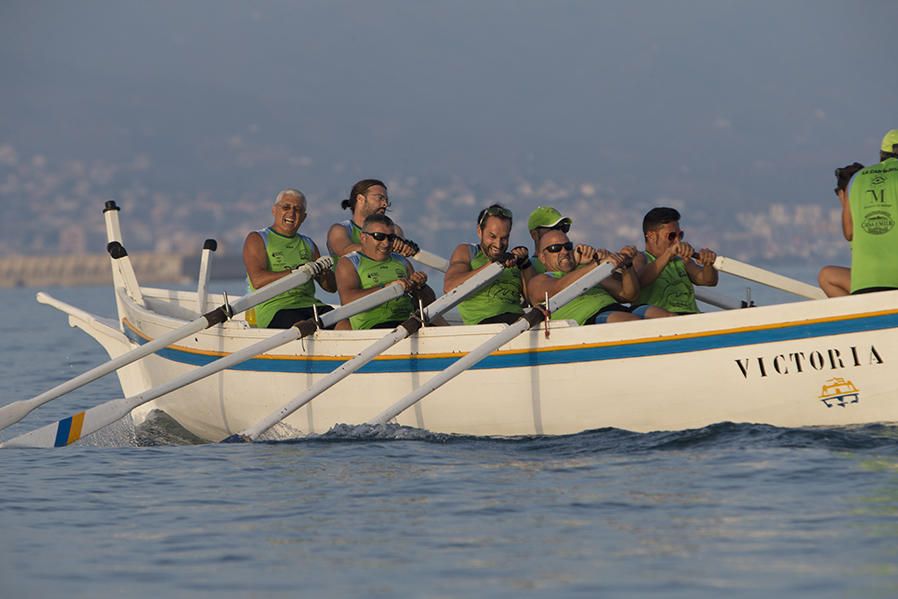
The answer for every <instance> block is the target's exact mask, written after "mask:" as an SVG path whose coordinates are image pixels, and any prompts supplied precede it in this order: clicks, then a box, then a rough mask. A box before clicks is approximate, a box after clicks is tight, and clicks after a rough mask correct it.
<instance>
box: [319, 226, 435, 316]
mask: <svg viewBox="0 0 898 599" xmlns="http://www.w3.org/2000/svg"><path fill="white" fill-rule="evenodd" d="M394 231H395V225H394V224H393V221H392V220H391V219H390V217H389V216H386V215H385V214H371V215H369V216H368V217H367V218H366V219H365V220H364V222H363V223H362V228H361V231H359V237H360V241H361V243H360V249H359V251H356V252H350V253H349V254H347V255H345V256H343V257H342V258H340V260H339V261H338V262H337V268H336V270H337V292H338V293H339V294H340V303H342V304H348V303H349V302H352V301H355V300H357V299H359V298H362V297H365V296H366V295H370V294H372V293H375V292H376V291H379V290H381V289H383V288H384V287H386V286H387V285H390V284H393V283H394V282H398V283H399V284H400V285H402V288H403V289H404V290H405V292H406V295H402V296H400V297H398V298H395V299H392V300H390V301H388V302H386V303H384V304H381V305H379V306H377V307H375V308H372V309H370V310H367V311H365V312H361V313H359V314H356V315H355V316H352V317H350V318H349V322H348V323H347V321H345V320H344V321H342V322H341V323H340V324H338V325H337V328H338V329H341V330H342V329H348V328H352V329H392V328H395V327H397V326H399V325H400V324H402V323H403V322H405V320H406V319H407V318H408V317H409V316H411V314H412V312H413V311H414V309H415V307H416V306H415V304H414V303H413V302H412V299H411V298H410V297H409V295H408V294H414V295H416V296H419V297H421V299H422V301H423V302H424V304H425V305H427V304H429V303H430V301H432V300H433V297H434V293H433V290H431V289H430V287H428V286H427V285H426V283H427V275H426V274H424V273H423V272H415V269H414V268H413V267H412V265H411V263H410V262H409V261H408V260H407V259H406V258H405V257H404V256H402V255H400V254H398V253H395V252H393V251H392V247H393V244H394V243H395V240H396V235H395V233H394ZM438 324H439V323H438Z"/></svg>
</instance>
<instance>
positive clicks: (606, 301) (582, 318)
mask: <svg viewBox="0 0 898 599" xmlns="http://www.w3.org/2000/svg"><path fill="white" fill-rule="evenodd" d="M546 274H547V275H549V276H550V277H552V278H553V279H560V278H561V277H563V276H564V275H565V274H567V273H563V272H561V271H555V272H547V273H546ZM616 301H617V300H616V299H614V298H613V297H612V296H611V294H610V293H608V290H607V289H605V288H604V287H602V286H601V285H596V286H595V287H593V288H592V289H590V290H589V291H587V292H586V293H583V294H581V295H579V296H578V297H575V298H574V299H572V300H571V301H569V302H568V303H566V304H565V305H563V306H562V307H561V308H559V309H558V310H555V311H554V312H552V320H576V321H577V324H583V323H584V322H586V320H587V319H588V318H589V317H590V316H592V315H593V314H596V313H597V312H598V311H599V310H601V309H602V308H604V307H605V306H610V305H611V304H613V303H615V302H616Z"/></svg>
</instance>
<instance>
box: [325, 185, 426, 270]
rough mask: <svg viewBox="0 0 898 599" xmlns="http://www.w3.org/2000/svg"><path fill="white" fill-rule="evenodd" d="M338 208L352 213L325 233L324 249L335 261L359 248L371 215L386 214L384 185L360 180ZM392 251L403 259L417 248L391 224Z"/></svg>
mask: <svg viewBox="0 0 898 599" xmlns="http://www.w3.org/2000/svg"><path fill="white" fill-rule="evenodd" d="M340 206H341V207H343V208H345V209H348V210H350V211H352V217H351V218H348V219H346V220H344V221H341V222H339V223H334V224H333V225H331V228H330V229H329V230H328V232H327V249H328V251H329V252H330V254H331V256H333V257H334V259H337V258H339V257H341V256H345V255H346V254H349V253H352V252H358V251H360V250H361V249H362V227H363V226H364V224H365V219H366V218H368V217H369V216H371V215H372V214H381V215H383V214H386V213H387V209H389V207H390V196H388V195H387V185H386V184H385V183H384V182H383V181H380V180H379V179H362V180H361V181H359V182H357V183H356V184H355V185H353V186H352V190H351V191H350V192H349V199H346V200H343V201H342V202H341V204H340ZM393 227H394V231H393V234H394V235H395V237H394V238H393V247H392V251H393V252H395V253H397V254H399V255H401V256H405V257H407V258H408V257H411V256H414V255H415V254H416V253H418V246H417V244H415V242H413V241H409V240H406V239H405V236H404V234H403V232H402V228H401V227H399V225H396V224H394V225H393Z"/></svg>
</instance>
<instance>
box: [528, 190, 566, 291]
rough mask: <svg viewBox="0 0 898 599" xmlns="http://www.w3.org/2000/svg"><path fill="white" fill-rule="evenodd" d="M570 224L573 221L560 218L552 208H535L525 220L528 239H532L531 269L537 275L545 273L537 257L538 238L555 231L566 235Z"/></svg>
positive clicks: (557, 212) (559, 214)
mask: <svg viewBox="0 0 898 599" xmlns="http://www.w3.org/2000/svg"><path fill="white" fill-rule="evenodd" d="M572 224H573V221H572V220H571V219H570V218H568V217H566V216H562V215H561V213H560V212H559V211H558V210H556V209H555V208H553V207H552V206H537V207H536V209H535V210H534V211H533V212H531V213H530V218H528V219H527V229H528V230H529V231H530V238H531V239H533V258H532V260H531V261H532V262H533V268H534V270H535V271H536V273H537V274H542V273H544V272H546V267H545V266H544V265H543V263H542V261H541V260H540V257H539V253H540V252H539V240H540V238H541V237H542V236H543V235H545V234H546V233H548V232H549V231H556V230H557V231H561V232H563V233H568V232H569V231H570V230H571V225H572Z"/></svg>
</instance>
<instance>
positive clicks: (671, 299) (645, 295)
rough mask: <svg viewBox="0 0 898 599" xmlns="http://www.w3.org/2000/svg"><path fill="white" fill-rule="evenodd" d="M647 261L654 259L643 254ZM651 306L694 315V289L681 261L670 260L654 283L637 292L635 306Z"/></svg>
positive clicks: (696, 307) (648, 254)
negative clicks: (637, 297)
mask: <svg viewBox="0 0 898 599" xmlns="http://www.w3.org/2000/svg"><path fill="white" fill-rule="evenodd" d="M643 254H645V257H646V258H647V259H648V261H649V262H650V263H651V262H654V261H655V257H654V256H653V255H652V254H650V253H649V252H643ZM642 304H651V305H653V306H658V307H659V308H664V309H665V310H667V311H668V312H675V313H677V314H695V313H696V312H698V304H696V303H695V287H693V285H692V281H691V280H690V279H689V273H688V272H686V264H685V263H684V262H683V261H682V260H671V261H670V262H668V263H667V266H665V267H664V270H662V271H661V274H660V275H658V278H657V279H655V282H654V283H652V284H651V285H648V286H647V287H643V288H642V289H641V290H640V291H639V299H638V300H637V301H636V305H642Z"/></svg>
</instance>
